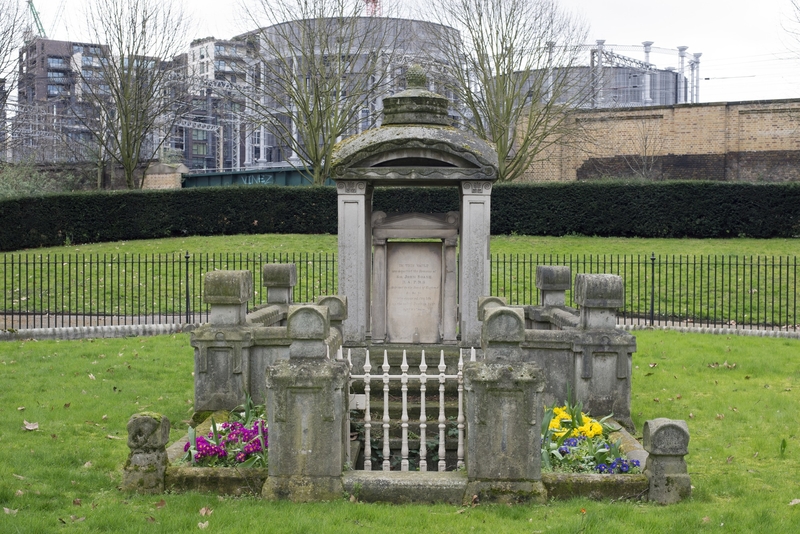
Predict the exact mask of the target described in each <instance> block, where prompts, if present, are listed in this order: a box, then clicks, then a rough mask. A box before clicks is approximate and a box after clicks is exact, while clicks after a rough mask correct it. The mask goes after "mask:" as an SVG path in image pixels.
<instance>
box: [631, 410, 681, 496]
mask: <svg viewBox="0 0 800 534" xmlns="http://www.w3.org/2000/svg"><path fill="white" fill-rule="evenodd" d="M642 445H643V446H644V449H645V450H646V451H647V452H648V453H649V455H648V457H647V462H646V463H645V468H644V474H645V475H646V476H647V479H648V482H649V483H650V490H649V493H648V499H649V500H651V501H654V502H657V503H660V504H672V503H676V502H678V501H680V500H682V499H686V498H688V497H689V496H690V495H691V493H692V483H691V480H690V477H689V474H688V471H687V467H686V461H685V460H684V456H686V455H687V454H689V426H688V425H687V424H686V421H683V420H675V419H666V418H658V419H652V420H650V421H647V422H645V424H644V431H643V434H642Z"/></svg>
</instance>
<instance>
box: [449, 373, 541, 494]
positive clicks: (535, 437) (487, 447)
mask: <svg viewBox="0 0 800 534" xmlns="http://www.w3.org/2000/svg"><path fill="white" fill-rule="evenodd" d="M543 389H544V382H543V380H542V374H541V370H540V369H539V368H538V367H537V366H536V365H534V364H531V363H518V362H513V363H484V362H469V363H467V364H465V366H464V390H465V391H466V422H467V436H468V440H467V458H468V459H475V460H473V461H469V460H468V461H467V475H468V476H469V479H470V481H473V480H480V481H489V480H492V481H538V480H539V479H540V475H541V433H540V432H541V429H540V427H539V425H540V421H541V416H542V413H541V412H542V408H541V407H542V403H541V392H542V390H543Z"/></svg>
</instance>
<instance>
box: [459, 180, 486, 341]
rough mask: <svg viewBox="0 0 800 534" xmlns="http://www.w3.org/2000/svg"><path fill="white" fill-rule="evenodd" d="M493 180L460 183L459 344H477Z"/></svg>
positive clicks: (484, 288) (484, 283)
mask: <svg viewBox="0 0 800 534" xmlns="http://www.w3.org/2000/svg"><path fill="white" fill-rule="evenodd" d="M491 199H492V182H489V181H476V182H462V183H461V261H460V264H459V269H460V271H461V276H459V282H460V284H461V288H460V295H459V301H458V302H459V305H460V310H459V312H460V316H461V345H462V346H465V347H475V346H477V345H478V344H479V343H480V337H481V324H480V321H479V320H478V299H479V298H480V297H482V296H484V295H488V294H489V281H490V274H491V273H490V272H489V237H490V231H491V208H492V205H491Z"/></svg>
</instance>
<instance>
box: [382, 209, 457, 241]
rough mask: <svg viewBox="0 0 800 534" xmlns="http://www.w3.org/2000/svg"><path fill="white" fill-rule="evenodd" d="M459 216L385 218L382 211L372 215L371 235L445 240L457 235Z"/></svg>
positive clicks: (430, 214)
mask: <svg viewBox="0 0 800 534" xmlns="http://www.w3.org/2000/svg"><path fill="white" fill-rule="evenodd" d="M458 226H459V214H458V212H455V211H451V212H448V213H401V214H399V215H390V216H387V215H386V214H385V213H384V212H382V211H376V212H374V213H373V214H372V233H373V235H374V236H375V237H380V238H392V237H396V238H428V237H430V238H445V237H451V236H454V235H457V234H458Z"/></svg>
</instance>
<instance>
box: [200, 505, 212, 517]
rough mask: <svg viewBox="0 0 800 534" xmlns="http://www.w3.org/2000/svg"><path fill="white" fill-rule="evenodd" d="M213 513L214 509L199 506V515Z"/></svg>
mask: <svg viewBox="0 0 800 534" xmlns="http://www.w3.org/2000/svg"><path fill="white" fill-rule="evenodd" d="M213 513H214V510H212V509H211V508H209V507H207V506H203V507H202V508H200V515H201V516H207V515H211V514H213Z"/></svg>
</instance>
